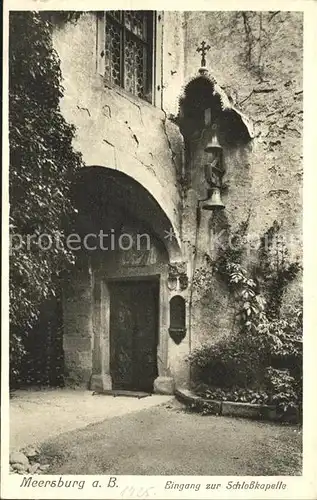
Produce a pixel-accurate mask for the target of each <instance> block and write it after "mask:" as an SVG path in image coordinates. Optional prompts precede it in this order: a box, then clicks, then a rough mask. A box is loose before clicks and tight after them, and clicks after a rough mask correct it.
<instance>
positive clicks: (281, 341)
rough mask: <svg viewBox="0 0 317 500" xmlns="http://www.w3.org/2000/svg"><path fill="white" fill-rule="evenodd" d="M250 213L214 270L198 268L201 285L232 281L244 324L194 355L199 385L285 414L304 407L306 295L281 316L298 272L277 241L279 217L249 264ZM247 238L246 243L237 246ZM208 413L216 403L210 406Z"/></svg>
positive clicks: (211, 393) (204, 391)
mask: <svg viewBox="0 0 317 500" xmlns="http://www.w3.org/2000/svg"><path fill="white" fill-rule="evenodd" d="M248 224H249V219H248V220H247V221H245V222H242V223H241V224H240V226H239V228H238V230H237V231H236V232H235V233H233V234H232V233H231V234H230V228H229V229H228V233H227V236H228V238H227V245H226V246H225V248H222V249H221V251H220V252H219V255H218V256H217V258H216V259H215V260H214V261H212V260H211V259H209V261H208V262H207V271H206V268H205V269H204V268H201V269H198V270H197V273H196V277H195V280H194V286H196V287H198V288H199V289H203V290H204V293H206V291H207V290H208V287H209V288H210V289H211V287H212V281H211V277H217V278H218V279H220V280H221V281H222V282H224V283H225V284H226V285H227V288H228V291H229V293H230V295H231V297H232V299H233V302H234V303H235V309H236V316H237V320H238V322H237V325H238V328H237V329H236V330H235V331H234V332H232V336H231V337H229V338H228V337H226V338H223V339H221V340H220V341H218V342H217V343H216V344H213V343H212V342H207V343H205V344H203V345H202V346H200V347H198V348H196V349H195V350H194V351H193V352H192V353H191V354H190V355H189V358H188V359H189V362H190V365H191V372H192V376H193V379H192V382H193V384H194V388H195V390H196V391H197V392H198V393H199V394H201V395H202V396H204V397H207V398H211V399H217V398H218V399H219V398H220V399H224V400H226V399H230V400H233V401H241V402H246V401H248V402H253V403H255V402H257V403H267V404H276V405H277V407H278V408H279V409H280V411H281V412H282V413H287V412H289V411H291V410H292V409H294V408H297V409H298V408H300V407H301V398H302V301H301V297H298V300H297V302H296V303H294V304H291V305H289V307H288V312H287V313H285V316H284V317H281V314H280V312H281V305H282V300H283V296H284V292H285V290H286V289H287V288H288V286H289V285H290V283H292V281H293V280H294V279H295V278H296V277H297V276H298V274H299V272H300V270H301V266H300V264H299V262H297V261H296V262H291V261H290V260H289V259H288V252H287V248H286V245H285V243H284V242H283V240H281V241H282V243H281V241H279V242H278V243H277V244H276V241H275V240H276V236H277V235H279V232H280V225H279V224H278V223H277V222H274V224H273V225H272V226H271V227H270V228H269V229H268V231H267V232H266V233H265V234H264V235H263V237H262V239H261V245H260V248H259V251H258V262H257V264H256V265H253V266H252V265H251V266H250V268H249V269H247V268H245V267H244V266H243V265H242V261H243V258H244V248H245V246H244V244H243V242H244V238H245V236H246V234H247V230H248ZM238 242H239V244H237V243H238ZM206 411H207V412H208V408H207V409H206V408H205V409H204V412H206Z"/></svg>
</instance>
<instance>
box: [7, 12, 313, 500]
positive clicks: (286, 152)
mask: <svg viewBox="0 0 317 500" xmlns="http://www.w3.org/2000/svg"><path fill="white" fill-rule="evenodd" d="M40 3H42V2H40ZM44 3H45V2H44ZM46 3H47V6H46V7H45V6H44V9H46V10H41V9H40V10H36V9H37V8H38V7H36V6H38V4H39V2H34V8H35V9H34V10H32V9H29V10H21V9H23V6H22V5H21V7H20V8H19V9H16V10H15V9H12V10H9V12H8V137H9V146H8V161H9V169H8V196H9V199H8V207H9V208H8V221H9V222H8V226H9V227H8V231H9V233H8V234H9V252H8V253H9V264H8V265H9V271H8V273H9V321H10V324H9V327H8V339H9V340H8V350H9V370H8V371H9V373H8V384H9V389H8V407H9V422H8V426H7V434H8V439H9V444H8V472H9V477H10V478H11V479H12V478H13V479H14V480H15V481H16V484H17V485H18V486H19V489H20V495H22V496H20V497H19V498H44V495H45V494H47V493H44V489H49V490H50V495H52V494H53V493H54V490H55V492H56V494H57V495H63V494H64V493H63V492H64V490H65V491H66V492H67V494H70V490H72V495H74V496H76V495H77V494H78V492H79V491H80V490H82V489H85V487H86V486H85V481H86V480H85V479H83V477H82V476H85V477H86V476H91V481H90V485H91V482H92V481H93V476H96V478H97V479H98V478H99V477H101V476H106V477H107V480H106V481H105V485H104V486H105V488H104V490H103V494H104V495H105V496H102V497H101V496H99V497H97V496H96V497H89V498H114V497H112V496H107V495H111V494H113V491H114V490H115V488H116V487H118V485H119V478H120V476H166V478H165V480H163V482H162V491H164V492H165V493H164V494H165V495H166V496H165V498H211V497H213V498H216V494H217V492H218V494H219V492H220V490H222V495H224V496H223V498H225V495H226V494H227V495H229V494H233V493H234V492H237V491H239V492H240V493H239V495H240V497H239V498H242V497H241V495H243V494H244V493H245V494H246V495H247V494H250V495H251V494H252V491H253V493H254V494H255V495H257V498H260V497H261V498H269V497H268V496H267V495H268V494H270V495H271V496H272V498H273V497H274V498H280V497H279V495H284V496H283V498H293V497H291V496H287V493H286V487H287V486H286V479H287V477H290V476H291V477H294V476H302V474H303V432H302V429H303V418H304V413H303V174H304V165H303V114H304V109H303V94H304V90H303V61H304V57H303V54H304V49H303V44H304V38H303V31H304V13H303V11H300V9H298V11H296V10H294V9H293V10H291V9H290V10H287V9H286V10H285V9H284V10H239V3H238V2H237V8H236V10H228V11H223V10H214V11H212V10H190V9H188V10H185V9H184V10H176V8H175V9H174V10H167V9H166V10H161V11H160V10H127V9H122V10H101V9H99V10H94V9H93V8H92V7H90V6H89V3H88V2H86V4H85V8H84V9H83V10H62V9H61V10H56V9H55V8H52V9H50V6H52V5H54V3H51V4H50V2H46ZM35 4H36V5H35ZM56 4H57V2H56ZM81 5H84V4H83V3H82V4H81ZM131 5H132V3H131ZM272 5H273V4H270V6H271V7H272ZM285 5H287V4H285ZM104 6H105V7H107V3H105V4H104ZM188 7H189V5H188ZM271 7H270V8H271ZM90 9H91V10H90ZM6 287H7V288H8V284H7V285H6ZM68 476H69V477H68ZM176 476H177V478H176V479H175V477H176ZM182 476H183V477H182ZM195 476H205V477H206V480H205V481H204V482H201V481H198V480H197V481H196V480H195ZM213 476H217V477H218V480H214V479H213ZM225 476H232V477H231V478H230V480H226V478H225ZM270 476H272V477H270ZM279 476H280V477H279ZM88 480H89V479H88ZM86 482H87V481H86ZM93 482H96V481H93ZM97 483H98V481H97ZM144 484H145V483H144ZM148 484H150V483H148ZM92 486H96V485H94V484H92ZM97 486H100V484H99V485H98V484H97ZM33 487H34V488H37V490H36V491H37V492H38V491H39V493H36V495H42V496H34V497H31V496H27V495H32V492H31V490H32V488H33ZM112 488H114V490H112ZM127 488H128V487H127ZM131 488H132V486H131V487H130V490H126V491H125V490H122V491H125V493H122V494H121V498H142V497H144V498H146V497H147V498H154V496H153V497H152V496H151V495H152V494H154V493H153V492H152V493H151V491H147V490H146V488H145V487H144V491H143V493H142V494H140V492H139V490H134V489H133V488H132V489H131ZM57 490H59V492H58V493H57ZM62 490H63V492H62ZM150 490H151V488H150ZM202 490H204V491H202ZM210 490H213V491H210ZM118 491H119V490H118ZM153 491H154V490H153ZM52 492H53V493H52ZM197 492H199V493H197ZM97 493H98V494H101V492H100V491H98V492H97ZM97 493H96V494H97ZM117 493H118V492H117ZM117 493H116V494H117ZM288 494H289V495H290V491H289V492H288ZM23 495H24V496H23ZM199 495H202V496H199ZM203 495H205V496H203ZM261 495H263V496H261ZM285 495H286V496H285ZM50 498H51V497H50ZM60 498H64V497H63V496H60ZM71 498H73V497H71ZM80 498H84V497H83V496H81V497H80ZM85 498H87V497H85ZM116 498H119V496H116ZM156 498H158V497H157V496H156ZM217 498H218V497H217ZM226 498H227V497H226ZM230 498H231V497H230ZM232 498H233V497H232ZM252 498H253V497H252ZM281 498H282V496H281ZM305 498H306V497H305ZM307 498H308V497H307ZM309 498H313V497H312V496H310V497H309Z"/></svg>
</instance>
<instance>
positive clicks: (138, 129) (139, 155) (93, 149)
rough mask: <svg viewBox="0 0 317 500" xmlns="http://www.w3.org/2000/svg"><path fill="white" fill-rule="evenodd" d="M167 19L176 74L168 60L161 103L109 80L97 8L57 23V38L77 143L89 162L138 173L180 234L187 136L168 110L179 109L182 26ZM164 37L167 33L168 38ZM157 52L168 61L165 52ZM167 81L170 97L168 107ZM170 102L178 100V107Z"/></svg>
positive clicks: (65, 105)
mask: <svg viewBox="0 0 317 500" xmlns="http://www.w3.org/2000/svg"><path fill="white" fill-rule="evenodd" d="M167 18H168V19H167V23H169V24H170V26H169V28H168V29H165V30H164V33H163V45H164V47H166V48H167V47H168V49H166V50H167V52H164V54H163V61H164V64H165V61H168V58H169V57H171V56H169V52H170V51H172V50H173V53H174V57H173V58H172V59H173V62H172V63H171V64H172V67H173V71H176V73H173V74H172V72H171V69H170V65H169V64H168V62H166V68H165V65H164V68H165V69H164V71H162V72H159V74H157V75H156V83H157V86H158V87H159V88H160V89H161V90H160V93H159V94H158V95H156V101H157V102H156V106H153V105H151V104H149V103H148V102H146V101H144V100H142V99H139V98H137V97H135V96H132V95H131V94H129V93H127V92H125V91H124V90H121V89H120V88H118V87H116V86H112V85H110V84H105V82H104V79H103V78H102V76H101V75H100V74H99V73H98V57H99V51H98V50H97V49H96V40H97V14H96V13H84V14H82V15H81V16H80V18H79V19H78V20H77V21H76V22H67V23H65V24H62V25H60V26H56V27H55V28H54V32H53V40H54V47H55V48H56V50H57V52H58V54H59V57H60V60H61V70H62V75H63V86H64V88H65V95H64V98H63V99H62V102H61V108H62V111H63V114H64V115H65V118H66V119H67V120H68V121H69V122H70V123H73V124H74V125H75V126H76V131H77V134H76V142H75V144H74V147H75V148H76V149H78V150H79V151H80V152H81V153H82V155H83V160H84V162H85V164H86V165H87V166H104V167H108V168H113V169H118V170H120V171H122V172H124V173H126V174H127V175H129V176H131V177H133V178H134V179H135V180H136V181H138V182H139V183H140V184H142V185H143V186H144V187H145V188H146V189H147V190H148V191H149V192H150V193H151V194H152V196H153V197H154V198H155V199H156V201H157V202H158V203H159V205H160V206H161V207H162V209H163V210H164V212H165V213H166V215H167V217H168V218H169V219H170V221H171V225H172V227H174V229H175V232H176V233H179V230H180V210H179V203H180V196H179V186H178V184H177V178H178V175H179V173H180V171H181V168H182V167H181V164H182V157H181V155H182V147H181V145H182V139H181V136H180V134H179V131H178V129H177V127H176V126H175V125H173V124H172V123H171V122H169V123H167V114H169V113H170V112H172V111H175V103H176V102H177V99H176V95H175V93H174V94H173V93H172V92H171V91H169V90H168V89H169V87H170V88H173V89H175V86H174V85H170V83H171V84H172V83H173V81H174V80H175V76H174V75H176V74H177V75H178V78H180V77H179V75H181V74H182V65H181V52H180V51H179V41H178V39H179V37H180V35H179V33H180V32H181V25H179V24H178V20H177V19H174V18H173V16H172V17H171V16H170V15H168V13H167ZM158 31H159V33H160V32H161V31H163V20H162V21H161V23H160V22H159V23H158ZM171 34H172V37H171ZM160 36H161V35H160ZM164 37H167V40H166V43H164ZM160 39H161V40H162V38H160ZM158 49H160V50H161V47H159V48H158ZM157 56H158V58H159V59H160V60H162V57H161V54H160V53H158V54H157ZM158 69H159V65H158ZM162 82H164V85H162ZM162 86H164V88H166V96H167V97H166V99H165V97H164V111H163V110H162V102H161V101H162V96H161V94H162V91H163V89H162ZM177 87H178V86H176V88H177ZM169 103H173V104H174V108H173V109H170V108H169ZM173 144H175V150H174V149H172V145H173Z"/></svg>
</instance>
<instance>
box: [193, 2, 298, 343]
mask: <svg viewBox="0 0 317 500" xmlns="http://www.w3.org/2000/svg"><path fill="white" fill-rule="evenodd" d="M184 25H185V63H184V77H185V82H186V81H188V80H189V79H190V78H192V77H193V76H195V74H196V73H197V69H198V64H199V56H198V55H197V53H196V52H195V49H196V47H197V46H198V45H199V44H200V42H201V41H202V40H205V41H206V42H208V43H209V44H210V46H211V50H210V51H209V52H208V53H207V57H206V59H207V67H208V70H209V72H210V74H211V75H212V76H213V77H215V79H216V80H217V83H218V84H219V85H220V86H221V87H222V88H223V89H224V90H225V91H226V93H227V95H228V97H229V99H230V100H231V101H232V103H233V104H234V105H235V106H236V107H237V108H238V109H239V110H241V111H242V112H243V113H244V114H245V115H247V116H248V117H250V118H251V119H252V120H253V123H254V127H255V138H254V139H253V140H252V141H250V143H249V144H248V145H246V146H239V147H229V146H224V164H225V168H226V174H225V176H224V178H223V182H224V183H225V184H226V188H227V189H226V191H224V192H223V194H222V199H223V201H224V203H225V205H226V209H225V214H226V217H227V219H228V222H229V224H230V225H231V226H232V229H233V230H234V229H236V228H237V227H238V224H239V223H240V222H242V221H245V220H246V219H247V217H248V214H249V213H250V223H249V233H250V234H253V235H254V236H255V237H256V238H257V239H259V238H260V237H261V236H262V235H263V234H264V232H265V231H266V230H267V229H268V228H269V227H270V226H271V225H272V224H273V222H274V221H275V220H277V221H278V222H279V223H280V224H281V233H282V234H283V235H284V236H285V238H286V241H287V243H288V244H289V245H288V246H289V259H290V260H291V261H294V260H295V259H297V258H299V259H300V258H301V253H302V248H301V227H302V196H301V189H302V173H303V166H302V113H303V110H302V42H303V40H302V14H301V13H297V12H278V13H273V12H270V13H269V12H264V13H261V12H245V13H242V12H209V13H207V12H194V11H193V12H185V15H184ZM200 147H201V150H200V151H198V152H196V153H195V154H194V155H193V156H192V158H191V162H190V164H191V168H192V169H197V171H198V174H197V175H198V178H199V176H200V181H199V182H197V180H196V185H199V183H200V184H201V186H204V185H205V186H206V184H205V182H204V176H203V163H205V162H206V156H204V154H203V151H202V149H203V145H201V146H200ZM205 193H206V191H205ZM205 193H204V192H203V191H201V192H197V190H194V191H193V190H191V189H190V190H189V191H188V192H187V198H186V201H185V204H184V206H185V214H186V215H185V217H184V218H185V222H184V225H183V227H184V232H183V238H184V239H186V240H189V248H192V245H193V242H194V241H195V231H196V221H195V217H194V207H195V205H196V202H197V195H198V196H199V197H201V198H202V197H203V194H205ZM212 217H213V216H210V214H207V215H206V214H204V213H203V214H202V221H201V229H200V231H199V235H198V241H197V249H196V251H197V253H198V258H197V263H196V265H197V268H199V267H200V266H202V267H204V264H203V256H204V254H206V253H207V254H208V255H209V256H210V257H211V258H213V257H215V254H214V253H213V236H212V231H211V227H212ZM208 219H209V222H208ZM185 233H186V234H185ZM188 255H190V254H188ZM256 258H257V256H256V251H255V250H254V251H252V250H251V251H250V254H249V255H247V256H246V265H248V263H249V262H251V261H254V260H255V259H256ZM189 260H190V261H191V265H190V263H189V272H191V271H190V268H191V267H192V262H193V258H190V257H189ZM210 283H211V288H212V291H211V292H208V293H205V292H204V291H203V290H202V291H201V293H200V294H199V291H198V292H196V290H195V291H194V294H193V296H194V299H193V304H192V332H191V334H192V339H193V346H195V345H197V344H199V343H200V342H202V341H204V340H207V339H209V340H211V339H212V340H216V339H217V338H219V337H221V336H222V335H225V334H228V333H230V331H232V328H233V324H234V321H233V308H232V307H233V304H232V303H231V301H230V297H229V296H228V293H227V291H226V289H225V288H224V287H223V286H222V284H221V283H219V282H218V281H217V280H216V279H215V278H214V277H210ZM300 291H301V280H300V279H298V280H297V281H296V282H295V283H294V284H293V285H292V286H290V287H289V289H288V291H287V292H286V295H285V303H290V302H292V301H293V300H295V299H296V298H298V296H299V295H300Z"/></svg>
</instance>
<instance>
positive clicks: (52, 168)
mask: <svg viewBox="0 0 317 500" xmlns="http://www.w3.org/2000/svg"><path fill="white" fill-rule="evenodd" d="M50 28H51V27H50V24H49V22H48V21H47V19H45V18H44V17H43V16H42V15H41V14H39V13H37V12H11V13H10V18H9V30H10V32H9V35H10V46H9V139H10V174H9V190H10V193H9V195H10V238H11V242H12V244H11V256H10V289H9V292H10V361H11V365H10V367H11V375H12V380H17V379H18V378H19V373H20V370H21V364H22V361H23V356H24V354H25V339H26V338H27V337H28V335H29V334H30V331H31V330H32V328H33V327H34V325H35V324H36V322H37V321H38V318H39V314H40V310H41V307H42V304H43V302H45V301H47V300H49V299H50V298H51V297H52V296H54V295H56V294H57V293H58V292H57V290H58V276H59V274H60V273H61V272H62V271H63V270H64V269H66V268H68V266H69V265H71V264H72V263H73V262H74V256H73V254H72V252H71V251H70V250H69V249H67V248H66V247H65V245H64V239H63V235H64V232H65V221H66V220H67V221H68V220H71V217H72V215H73V214H74V213H75V212H74V207H73V205H72V202H71V197H70V187H71V183H72V179H73V176H74V174H75V172H76V171H77V169H78V168H79V167H81V166H82V159H81V155H80V154H79V153H77V152H75V151H74V150H73V147H72V140H73V138H74V134H75V128H74V126H72V125H70V124H68V123H67V122H66V121H65V119H64V117H63V115H62V113H61V110H60V105H59V103H60V99H61V97H62V96H63V87H62V75H61V70H60V61H59V58H58V55H57V53H56V52H55V50H54V48H53V44H52V38H51V30H50ZM43 234H46V235H48V236H47V237H46V239H45V241H44V240H43V242H42V243H43V245H39V241H40V240H39V238H40V237H41V235H43ZM30 235H33V238H32V239H31V240H30ZM56 235H59V238H58V241H59V243H58V245H57V244H55V243H54V241H56V240H54V239H53V244H51V245H48V244H47V243H48V242H49V238H54V236H56ZM44 248H45V249H44ZM43 335H45V332H43Z"/></svg>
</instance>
